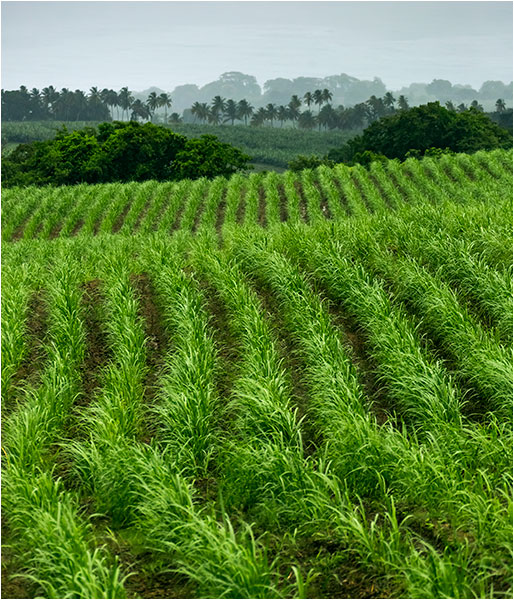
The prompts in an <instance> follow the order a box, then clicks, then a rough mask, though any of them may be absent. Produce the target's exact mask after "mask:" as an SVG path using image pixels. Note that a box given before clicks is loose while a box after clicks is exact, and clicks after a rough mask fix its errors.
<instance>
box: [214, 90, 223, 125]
mask: <svg viewBox="0 0 514 600" xmlns="http://www.w3.org/2000/svg"><path fill="white" fill-rule="evenodd" d="M224 110H225V98H222V97H221V96H214V98H213V99H212V102H211V112H215V113H216V115H217V122H218V123H219V114H220V113H221V114H223V111H224Z"/></svg>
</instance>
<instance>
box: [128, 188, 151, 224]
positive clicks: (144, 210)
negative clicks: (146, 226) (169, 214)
mask: <svg viewBox="0 0 514 600" xmlns="http://www.w3.org/2000/svg"><path fill="white" fill-rule="evenodd" d="M156 196H157V191H156V192H155V194H152V195H151V196H148V199H147V201H146V202H145V204H144V206H143V208H142V209H141V210H140V211H139V214H138V215H137V219H136V222H135V223H134V228H133V229H132V233H135V232H136V231H137V230H138V229H139V227H140V226H141V222H142V220H143V219H144V218H145V217H146V214H147V213H148V211H149V210H150V206H152V202H153V200H154V198H155V197H156Z"/></svg>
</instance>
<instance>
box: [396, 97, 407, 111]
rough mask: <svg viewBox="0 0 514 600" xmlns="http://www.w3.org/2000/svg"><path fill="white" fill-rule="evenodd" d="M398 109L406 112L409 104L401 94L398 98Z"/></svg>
mask: <svg viewBox="0 0 514 600" xmlns="http://www.w3.org/2000/svg"><path fill="white" fill-rule="evenodd" d="M398 108H399V109H400V110H408V109H409V102H408V100H407V98H406V97H405V96H404V95H403V94H402V95H401V96H399V97H398Z"/></svg>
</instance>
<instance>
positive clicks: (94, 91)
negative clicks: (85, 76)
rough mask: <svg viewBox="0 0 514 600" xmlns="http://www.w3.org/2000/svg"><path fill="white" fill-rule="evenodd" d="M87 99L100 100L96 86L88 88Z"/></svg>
mask: <svg viewBox="0 0 514 600" xmlns="http://www.w3.org/2000/svg"><path fill="white" fill-rule="evenodd" d="M89 99H90V100H99V101H101V100H102V97H101V93H100V90H99V89H98V88H97V87H96V86H95V87H92V88H89Z"/></svg>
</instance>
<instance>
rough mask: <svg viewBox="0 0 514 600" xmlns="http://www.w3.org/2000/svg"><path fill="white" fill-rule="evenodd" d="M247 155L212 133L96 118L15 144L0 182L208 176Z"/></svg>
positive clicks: (236, 165) (226, 171)
mask: <svg viewBox="0 0 514 600" xmlns="http://www.w3.org/2000/svg"><path fill="white" fill-rule="evenodd" d="M249 160H250V157H249V156H247V155H245V154H243V152H241V151H240V150H239V149H237V148H234V147H232V146H230V145H229V144H224V143H222V142H220V141H219V140H218V139H217V138H216V137H215V136H212V135H210V136H202V137H201V138H200V139H189V140H188V139H187V138H186V137H185V136H183V135H178V134H176V133H173V132H172V131H170V130H169V129H167V128H165V127H160V126H157V125H153V124H152V123H145V124H144V125H140V124H139V123H136V122H134V121H131V122H129V123H121V122H114V123H102V124H100V125H99V126H98V128H97V129H95V128H93V127H86V128H84V129H81V130H77V131H73V132H68V131H67V130H66V128H64V127H63V129H61V130H59V131H58V132H57V134H56V136H55V138H54V139H52V140H48V141H44V142H33V143H30V144H20V145H19V146H18V147H17V148H16V149H15V150H14V151H13V152H12V153H11V154H10V155H9V156H8V157H6V158H4V160H3V168H2V185H3V186H4V187H10V186H14V185H22V186H23V185H47V184H49V185H70V184H77V183H109V182H128V181H146V180H149V179H152V180H156V181H169V180H178V179H185V178H188V179H198V178H200V177H208V178H213V177H217V176H220V175H221V176H229V175H232V174H233V173H235V172H236V171H238V170H240V169H245V168H246V166H247V163H248V161H249Z"/></svg>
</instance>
